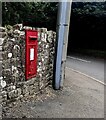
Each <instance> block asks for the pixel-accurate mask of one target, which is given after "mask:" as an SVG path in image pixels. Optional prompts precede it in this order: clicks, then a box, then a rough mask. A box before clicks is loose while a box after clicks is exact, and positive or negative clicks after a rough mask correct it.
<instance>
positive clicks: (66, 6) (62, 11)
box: [54, 0, 72, 90]
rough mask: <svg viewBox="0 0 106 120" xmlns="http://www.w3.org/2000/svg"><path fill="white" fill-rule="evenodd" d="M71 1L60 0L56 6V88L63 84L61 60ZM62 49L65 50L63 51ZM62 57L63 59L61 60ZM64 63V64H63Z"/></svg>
mask: <svg viewBox="0 0 106 120" xmlns="http://www.w3.org/2000/svg"><path fill="white" fill-rule="evenodd" d="M71 3H72V1H70V2H67V0H61V2H59V8H58V18H57V41H58V43H57V55H56V69H55V85H54V87H55V89H56V90H58V89H60V88H61V87H62V86H63V79H64V78H63V76H64V72H65V71H64V69H65V66H63V65H62V64H63V63H62V62H64V61H65V60H66V53H67V50H66V48H67V42H68V31H69V22H70V13H71ZM63 49H64V50H65V51H64V52H63ZM63 58H64V61H63V60H62V59H63ZM64 65H65V64H64Z"/></svg>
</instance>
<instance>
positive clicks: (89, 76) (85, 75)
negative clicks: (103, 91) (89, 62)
mask: <svg viewBox="0 0 106 120" xmlns="http://www.w3.org/2000/svg"><path fill="white" fill-rule="evenodd" d="M66 68H68V69H70V70H72V71H74V72H77V73H79V74H82V75H84V76H86V77H88V78H91V79H92V80H94V81H96V82H98V83H100V84H102V85H106V83H104V82H102V81H100V80H98V79H96V78H94V77H91V76H89V75H87V74H85V73H82V72H80V71H77V70H75V69H72V68H69V67H66Z"/></svg>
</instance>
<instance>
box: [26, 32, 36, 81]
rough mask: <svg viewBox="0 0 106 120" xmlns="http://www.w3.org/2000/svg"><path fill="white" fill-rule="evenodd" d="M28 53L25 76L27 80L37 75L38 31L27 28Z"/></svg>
mask: <svg viewBox="0 0 106 120" xmlns="http://www.w3.org/2000/svg"><path fill="white" fill-rule="evenodd" d="M25 36H26V54H25V56H26V57H25V78H26V80H28V79H30V78H32V77H35V76H36V74H37V48H38V41H37V39H38V32H37V31H36V30H26V31H25Z"/></svg>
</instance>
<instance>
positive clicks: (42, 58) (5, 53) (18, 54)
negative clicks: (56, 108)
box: [0, 26, 56, 103]
mask: <svg viewBox="0 0 106 120" xmlns="http://www.w3.org/2000/svg"><path fill="white" fill-rule="evenodd" d="M25 29H32V28H31V27H30V28H27V27H26V28H24V30H22V31H20V30H19V29H18V28H17V26H13V27H12V28H8V30H7V29H5V28H1V31H0V33H1V35H2V37H1V38H0V39H1V40H0V41H1V46H2V77H1V80H0V82H1V87H2V91H1V96H2V102H4V103H5V102H10V101H12V100H19V99H21V98H23V97H25V96H30V95H32V94H36V93H38V92H39V91H41V90H43V89H44V88H45V87H46V86H47V85H48V84H51V83H52V80H53V64H54V56H55V41H56V33H55V32H53V31H47V29H46V28H37V30H38V53H37V76H36V77H34V78H31V79H29V80H25Z"/></svg>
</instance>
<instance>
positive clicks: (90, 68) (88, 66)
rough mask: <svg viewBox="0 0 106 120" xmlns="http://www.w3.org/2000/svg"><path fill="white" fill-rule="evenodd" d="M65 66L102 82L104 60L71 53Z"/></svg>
mask: <svg viewBox="0 0 106 120" xmlns="http://www.w3.org/2000/svg"><path fill="white" fill-rule="evenodd" d="M66 66H67V67H69V68H71V69H74V70H76V71H79V72H81V73H84V74H86V75H89V76H91V77H93V78H96V79H98V80H100V81H102V82H104V60H103V59H98V58H93V57H88V56H81V55H72V56H68V57H67V62H66Z"/></svg>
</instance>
